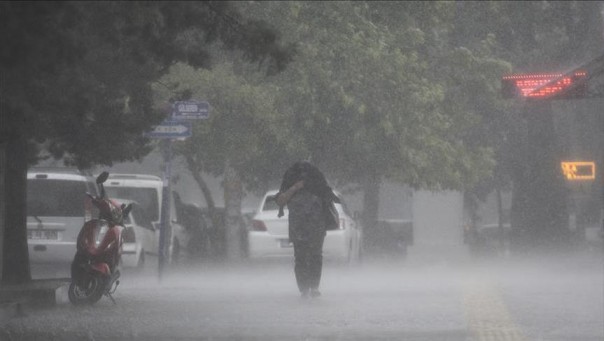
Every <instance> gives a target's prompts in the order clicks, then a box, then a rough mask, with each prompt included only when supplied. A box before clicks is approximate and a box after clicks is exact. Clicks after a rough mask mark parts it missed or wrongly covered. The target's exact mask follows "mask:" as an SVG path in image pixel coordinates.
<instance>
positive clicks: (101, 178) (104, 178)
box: [96, 172, 109, 185]
mask: <svg viewBox="0 0 604 341" xmlns="http://www.w3.org/2000/svg"><path fill="white" fill-rule="evenodd" d="M108 177H109V172H103V173H101V174H99V176H97V177H96V183H97V185H100V184H102V183H103V182H105V181H107V178H108Z"/></svg>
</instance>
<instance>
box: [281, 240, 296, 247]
mask: <svg viewBox="0 0 604 341" xmlns="http://www.w3.org/2000/svg"><path fill="white" fill-rule="evenodd" d="M279 245H281V247H293V246H294V244H293V243H292V242H290V241H289V239H279Z"/></svg>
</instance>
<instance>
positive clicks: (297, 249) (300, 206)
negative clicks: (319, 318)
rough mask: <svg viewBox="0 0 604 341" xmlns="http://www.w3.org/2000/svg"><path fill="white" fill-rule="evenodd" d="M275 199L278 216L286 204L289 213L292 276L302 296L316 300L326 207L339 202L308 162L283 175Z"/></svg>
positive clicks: (297, 164)
mask: <svg viewBox="0 0 604 341" xmlns="http://www.w3.org/2000/svg"><path fill="white" fill-rule="evenodd" d="M275 200H276V202H277V204H278V205H279V217H281V216H283V207H284V206H285V205H287V208H288V211H289V216H288V221H289V239H290V241H292V243H293V244H294V273H295V276H296V282H297V284H298V289H299V290H300V294H301V297H302V298H308V297H318V296H320V295H321V292H320V291H319V284H320V282H321V272H322V268H323V241H324V239H325V235H326V226H327V224H329V222H328V221H326V217H328V216H326V213H329V210H328V207H329V205H332V206H333V202H340V200H339V199H338V197H337V196H336V195H335V194H334V193H333V191H332V189H331V187H329V186H328V184H327V181H326V179H325V176H324V175H323V173H322V172H321V171H320V170H319V169H318V168H317V167H315V166H314V165H312V164H311V163H309V162H307V161H299V162H296V163H294V164H293V165H292V166H291V167H290V168H289V169H288V170H287V171H286V172H285V174H284V175H283V180H282V182H281V187H280V189H279V192H278V193H277V194H276V195H275ZM332 220H333V219H332ZM336 220H337V219H336Z"/></svg>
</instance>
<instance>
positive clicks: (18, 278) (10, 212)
mask: <svg viewBox="0 0 604 341" xmlns="http://www.w3.org/2000/svg"><path fill="white" fill-rule="evenodd" d="M5 156H6V158H5V159H6V165H5V166H6V175H5V181H4V183H5V194H4V197H5V198H7V200H6V201H5V206H4V208H5V213H6V214H5V221H4V231H3V233H4V238H3V242H4V244H3V254H2V283H3V284H22V283H25V282H28V281H30V280H31V273H30V269H29V253H28V250H27V227H26V226H27V220H26V216H27V211H26V207H27V197H26V195H27V140H26V139H25V138H24V137H23V134H22V133H20V129H12V130H11V131H9V136H8V140H7V143H6V154H5Z"/></svg>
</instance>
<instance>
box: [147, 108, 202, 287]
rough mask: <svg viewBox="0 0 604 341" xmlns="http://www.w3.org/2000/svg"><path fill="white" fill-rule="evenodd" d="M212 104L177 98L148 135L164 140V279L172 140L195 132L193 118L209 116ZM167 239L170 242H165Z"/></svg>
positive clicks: (160, 253)
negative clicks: (166, 116)
mask: <svg viewBox="0 0 604 341" xmlns="http://www.w3.org/2000/svg"><path fill="white" fill-rule="evenodd" d="M209 114H210V104H209V103H208V102H205V101H194V100H191V101H177V102H174V103H173V104H172V111H171V113H170V117H169V118H168V119H166V120H164V121H163V122H162V123H161V124H160V125H158V126H155V127H154V129H153V130H152V131H150V132H148V133H146V134H145V136H147V137H149V138H153V139H164V174H163V177H162V179H163V187H162V202H161V221H160V229H159V247H158V249H159V250H158V277H159V280H160V281H161V278H162V275H163V271H164V265H165V261H166V255H167V254H169V253H168V250H169V245H170V242H169V241H170V238H171V235H172V229H171V225H170V201H171V200H170V195H171V193H172V186H171V177H172V140H184V139H186V138H188V137H190V136H191V135H192V133H193V128H192V123H191V121H190V120H199V119H207V118H208V117H209ZM166 240H167V241H168V242H167V243H166Z"/></svg>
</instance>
